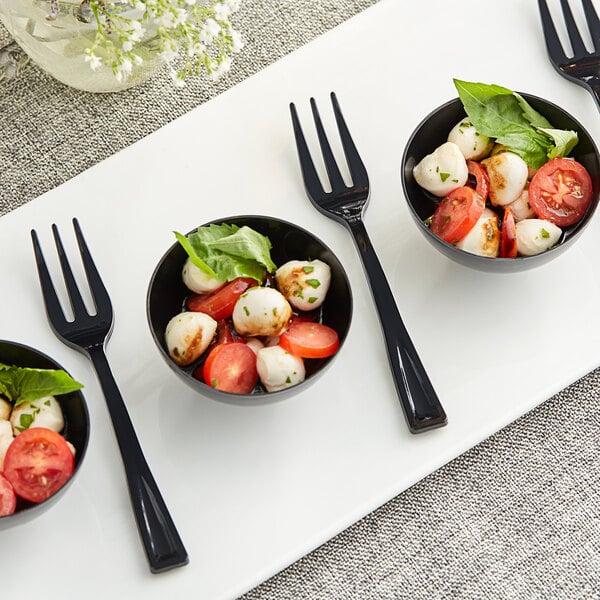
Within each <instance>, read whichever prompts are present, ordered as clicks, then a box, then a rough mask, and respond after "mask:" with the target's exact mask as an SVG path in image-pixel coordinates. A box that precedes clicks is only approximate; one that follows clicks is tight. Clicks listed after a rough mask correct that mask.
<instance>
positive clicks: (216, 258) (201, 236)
mask: <svg viewBox="0 0 600 600" xmlns="http://www.w3.org/2000/svg"><path fill="white" fill-rule="evenodd" d="M174 233H175V237H176V238H177V239H178V240H179V243H180V244H181V245H182V247H183V248H184V250H185V251H186V252H187V254H188V256H189V257H190V260H191V261H192V263H194V264H195V265H196V266H197V267H198V268H199V269H201V270H202V271H204V272H205V273H206V274H207V275H210V276H211V277H214V278H216V279H218V280H220V281H232V280H233V279H235V278H236V277H251V278H253V279H256V280H257V281H258V282H261V281H262V280H263V279H264V277H265V275H266V273H267V272H269V273H273V272H274V271H275V270H276V269H277V267H276V265H275V263H274V262H273V261H272V260H271V252H270V251H271V248H272V246H271V242H270V240H269V238H268V237H266V236H264V235H262V234H260V233H258V232H257V231H254V229H251V228H250V227H247V226H244V227H238V226H237V225H227V224H225V223H223V224H221V225H208V226H206V227H199V228H198V229H197V230H196V231H195V232H194V233H191V234H190V235H188V236H187V237H186V236H184V235H182V234H181V233H178V232H177V231H176V232H174Z"/></svg>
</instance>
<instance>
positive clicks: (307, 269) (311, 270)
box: [302, 265, 315, 273]
mask: <svg viewBox="0 0 600 600" xmlns="http://www.w3.org/2000/svg"><path fill="white" fill-rule="evenodd" d="M302 270H303V271H304V272H305V273H312V272H313V271H314V270H315V268H314V267H313V266H311V265H306V266H304V267H302Z"/></svg>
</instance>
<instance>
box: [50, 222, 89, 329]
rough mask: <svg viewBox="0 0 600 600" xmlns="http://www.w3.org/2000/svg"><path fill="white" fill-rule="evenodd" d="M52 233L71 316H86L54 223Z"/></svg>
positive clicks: (84, 307)
mask: <svg viewBox="0 0 600 600" xmlns="http://www.w3.org/2000/svg"><path fill="white" fill-rule="evenodd" d="M52 234H53V235H54V243H55V244H56V250H57V252H58V258H59V260H60V266H61V269H62V272H63V277H64V280H65V287H66V288H67V292H68V296H69V302H70V303H71V308H72V309H73V316H74V317H75V319H80V318H83V317H86V316H88V315H89V313H88V310H87V308H86V306H85V303H84V302H83V298H82V297H81V292H80V291H79V286H78V285H77V282H76V281H75V277H74V276H73V271H72V269H71V265H70V264H69V259H68V258H67V254H66V252H65V248H64V246H63V243H62V240H61V239H60V234H59V233H58V227H57V226H56V224H55V223H53V224H52Z"/></svg>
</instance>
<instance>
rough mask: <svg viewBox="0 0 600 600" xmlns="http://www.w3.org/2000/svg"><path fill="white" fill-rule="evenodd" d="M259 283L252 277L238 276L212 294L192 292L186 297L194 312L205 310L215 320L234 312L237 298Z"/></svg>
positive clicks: (188, 306) (224, 317) (227, 316)
mask: <svg viewBox="0 0 600 600" xmlns="http://www.w3.org/2000/svg"><path fill="white" fill-rule="evenodd" d="M255 285H258V281H256V279H252V278H251V277H238V278H237V279H234V280H233V281H230V282H229V283H228V284H227V285H225V286H223V287H222V288H219V289H218V290H217V291H215V292H211V293H210V294H190V295H189V296H188V297H187V299H186V305H187V308H188V309H189V310H191V311H193V312H203V313H206V314H207V315H209V316H211V317H212V318H213V319H214V320H215V321H220V320H221V319H228V318H229V317H230V316H231V315H232V314H233V307H234V306H235V303H236V302H237V299H238V298H239V297H240V296H241V295H242V294H243V293H244V292H245V291H246V290H247V289H248V288H250V287H253V286H255Z"/></svg>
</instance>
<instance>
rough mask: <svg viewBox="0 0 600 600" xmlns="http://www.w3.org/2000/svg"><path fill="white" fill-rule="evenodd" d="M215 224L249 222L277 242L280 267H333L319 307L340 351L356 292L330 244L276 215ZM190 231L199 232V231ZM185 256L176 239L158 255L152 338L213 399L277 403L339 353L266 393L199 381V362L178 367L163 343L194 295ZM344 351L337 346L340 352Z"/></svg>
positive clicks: (150, 302) (274, 254)
mask: <svg viewBox="0 0 600 600" xmlns="http://www.w3.org/2000/svg"><path fill="white" fill-rule="evenodd" d="M211 223H212V224H221V223H226V224H228V225H237V226H239V227H243V226H244V225H246V226H248V227H250V228H251V229H254V230H255V231H258V232H259V233H261V234H262V235H265V236H267V237H268V238H269V239H270V240H271V244H272V246H273V247H272V249H271V258H272V259H273V262H274V263H275V264H276V265H278V266H279V265H282V264H284V263H285V262H287V261H288V260H294V259H297V260H314V259H320V260H322V261H323V262H325V263H327V264H328V265H329V267H330V268H331V285H330V288H329V292H328V294H327V297H326V299H325V302H324V303H323V305H322V307H321V319H322V322H323V323H324V324H325V325H328V326H329V327H332V328H333V329H335V331H336V332H337V334H338V336H339V339H340V350H341V347H342V346H343V343H344V340H345V339H346V336H347V334H348V329H349V327H350V322H351V319H352V293H351V291H350V283H349V281H348V277H347V275H346V272H345V270H344V268H343V266H342V264H341V263H340V261H339V260H338V259H337V257H336V256H335V254H334V253H333V252H332V251H331V249H330V248H328V247H327V246H326V245H325V244H324V243H323V242H322V241H321V240H319V239H318V238H317V237H315V236H314V235H313V234H312V233H310V232H308V231H306V230H305V229H302V228H301V227H298V226H297V225H294V224H292V223H289V222H287V221H282V220H280V219H276V218H274V217H266V216H256V215H250V216H234V217H227V218H224V219H218V220H215V221H212V222H211ZM211 223H205V224H204V225H210V224H211ZM204 225H203V226H204ZM192 231H196V229H194V230H192ZM189 233H191V232H189ZM186 258H187V254H186V252H185V250H184V249H183V248H182V247H181V245H180V244H179V242H175V243H174V244H173V245H172V246H171V247H170V248H169V249H168V250H167V252H166V253H165V254H164V256H163V257H162V258H161V259H160V261H159V263H158V265H157V267H156V269H155V271H154V273H153V275H152V277H151V279H150V284H149V286H148V294H147V302H146V313H147V317H148V323H149V325H150V331H151V333H152V337H153V338H154V341H155V343H156V345H157V347H158V349H159V351H160V354H161V356H162V357H163V358H164V360H165V361H166V363H167V364H168V365H169V367H170V368H171V369H173V371H174V372H175V373H176V374H177V375H178V376H179V377H180V378H181V379H182V380H183V381H184V382H185V383H187V384H188V385H189V386H191V387H192V388H193V389H194V390H196V391H197V392H200V393H201V394H202V395H204V396H207V397H209V398H212V399H213V400H218V401H220V402H226V403H229V404H238V405H244V406H252V405H261V404H268V403H272V402H276V401H279V400H282V399H283V398H287V397H289V396H290V395H291V394H294V393H296V392H299V391H300V390H304V389H305V388H306V387H307V386H308V385H310V384H311V383H313V382H314V381H315V380H316V379H317V378H318V377H319V376H321V375H322V374H323V372H324V371H325V370H326V368H327V367H328V366H329V365H330V364H331V363H332V361H333V360H334V359H335V357H336V356H337V353H336V354H335V355H333V356H331V357H329V358H324V359H305V361H304V362H305V366H306V379H305V380H304V381H303V382H302V383H299V384H298V385H295V386H292V387H289V388H285V389H283V390H279V391H276V392H267V391H265V390H263V389H262V388H260V386H257V389H255V390H254V391H253V392H252V393H251V394H233V393H230V392H223V391H220V390H216V389H214V388H213V387H211V386H209V385H206V384H205V383H204V382H202V381H199V380H198V379H196V378H195V377H193V375H192V371H193V370H194V368H195V367H196V365H197V363H194V364H193V365H191V366H189V367H180V366H178V365H177V364H175V363H174V362H173V360H172V359H171V357H170V356H169V352H168V350H167V347H166V344H165V329H166V326H167V323H168V322H169V320H170V319H171V318H172V317H174V316H175V315H177V314H178V313H180V312H181V310H182V306H183V303H184V299H185V297H186V296H187V295H188V294H189V293H190V292H189V290H188V289H187V288H186V286H185V285H184V284H183V281H182V278H181V271H182V268H183V264H184V262H185V260H186ZM340 350H338V353H339V352H340ZM200 360H202V358H201V359H200Z"/></svg>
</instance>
